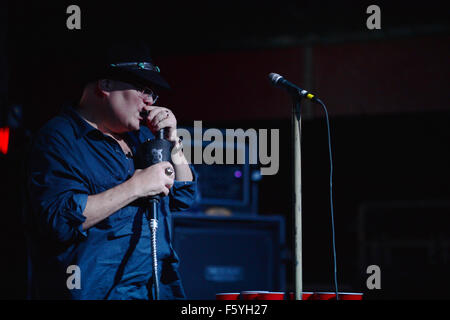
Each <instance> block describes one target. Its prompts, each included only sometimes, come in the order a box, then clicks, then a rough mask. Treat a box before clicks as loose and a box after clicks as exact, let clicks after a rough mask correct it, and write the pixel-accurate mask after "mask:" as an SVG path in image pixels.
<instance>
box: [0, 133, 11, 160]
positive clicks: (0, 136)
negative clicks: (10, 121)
mask: <svg viewBox="0 0 450 320" xmlns="http://www.w3.org/2000/svg"><path fill="white" fill-rule="evenodd" d="M8 145H9V128H8V127H6V128H0V152H1V153H3V154H7V153H8Z"/></svg>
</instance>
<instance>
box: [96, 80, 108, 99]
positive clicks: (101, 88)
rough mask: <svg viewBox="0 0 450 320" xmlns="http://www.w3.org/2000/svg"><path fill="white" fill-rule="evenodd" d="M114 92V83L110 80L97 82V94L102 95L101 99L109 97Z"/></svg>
mask: <svg viewBox="0 0 450 320" xmlns="http://www.w3.org/2000/svg"><path fill="white" fill-rule="evenodd" d="M111 90H112V81H111V80H109V79H101V80H98V81H97V85H96V86H95V92H96V94H98V95H100V96H101V97H105V96H107V95H109V93H110V91H111Z"/></svg>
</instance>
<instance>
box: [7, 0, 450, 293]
mask: <svg viewBox="0 0 450 320" xmlns="http://www.w3.org/2000/svg"><path fill="white" fill-rule="evenodd" d="M70 4H77V5H79V6H80V8H81V30H68V29H67V28H66V19H67V17H68V14H66V8H67V7H68V6H69V5H70ZM371 4H377V5H378V6H380V8H381V30H368V29H367V28H366V19H367V17H368V14H366V8H367V7H368V6H369V5H371ZM0 15H1V19H0V21H1V27H0V30H1V31H0V41H1V45H0V48H1V50H0V68H1V69H2V72H1V78H0V94H1V96H0V99H1V100H0V103H1V109H0V111H1V113H0V120H1V124H0V125H1V126H2V127H3V126H6V125H9V126H11V123H13V122H11V121H12V120H11V115H12V114H14V112H13V110H14V109H13V106H15V105H20V106H21V107H22V111H23V116H22V117H18V118H19V119H21V121H19V124H18V125H17V128H14V129H13V130H12V134H11V141H10V147H9V152H8V154H7V155H0V157H1V158H0V161H1V176H2V177H3V183H2V186H1V197H2V198H1V203H2V207H3V209H2V210H1V212H2V214H3V215H2V216H3V228H2V232H1V235H2V239H1V241H0V244H1V250H2V251H1V252H2V256H3V258H2V263H1V269H2V270H1V272H0V274H1V275H2V281H1V283H2V290H0V291H1V297H2V298H4V299H24V298H25V297H26V246H25V242H24V237H23V232H22V227H21V223H20V216H21V208H22V198H21V187H22V182H21V181H22V180H21V176H22V174H23V168H22V161H21V160H22V159H23V157H24V150H25V148H26V145H27V141H29V139H30V137H32V135H33V134H34V133H35V132H36V130H37V129H38V128H39V127H40V126H42V124H43V123H45V121H47V120H48V119H49V118H50V117H51V116H53V115H54V114H56V113H57V112H58V110H59V108H60V106H61V105H62V104H63V103H64V102H65V101H67V100H68V99H70V98H72V97H73V92H70V89H71V88H73V86H74V83H75V82H76V74H77V73H76V71H77V70H80V68H83V64H82V63H81V62H80V59H79V57H80V56H82V55H83V53H85V52H86V51H89V50H90V48H92V45H93V44H95V43H96V42H97V41H100V40H102V41H103V40H105V39H110V38H115V37H137V38H141V39H143V40H145V41H147V42H148V43H149V44H150V45H152V47H153V56H154V59H155V61H156V62H157V63H158V65H159V66H160V68H161V70H162V73H163V75H165V77H166V78H167V79H169V82H170V84H171V85H172V87H173V89H174V90H173V91H172V92H171V93H168V94H167V95H166V96H163V97H162V98H161V102H160V103H161V104H163V103H164V105H165V106H168V107H169V108H172V109H173V110H174V112H175V114H176V115H177V118H178V122H179V124H180V125H185V126H192V124H193V121H194V120H202V121H203V127H218V128H243V129H244V130H245V129H246V128H256V129H257V128H269V129H270V128H278V129H280V139H281V143H280V152H281V153H280V170H279V172H278V174H277V175H274V176H265V177H263V179H262V180H261V182H260V183H259V187H260V189H259V191H260V194H259V211H258V215H274V214H275V215H282V216H284V217H285V219H286V222H287V223H286V226H287V229H286V241H287V249H288V252H290V257H291V258H292V255H293V251H292V248H293V246H292V228H293V226H292V214H291V210H292V208H291V186H290V181H291V166H292V163H291V160H290V157H291V155H292V154H291V147H290V145H291V128H290V124H291V122H290V114H291V109H290V108H291V106H290V104H291V102H290V99H289V97H288V96H287V95H286V94H285V92H283V91H282V90H281V89H275V88H273V87H272V86H271V85H270V83H269V82H268V81H267V74H268V73H269V72H277V73H280V74H281V75H283V76H285V77H286V78H288V79H289V80H291V81H292V82H294V83H297V84H298V85H299V86H302V87H304V88H306V89H309V90H311V91H312V92H316V93H317V94H318V96H319V97H320V98H321V99H322V100H323V101H324V102H325V104H326V105H327V108H328V112H329V114H330V121H331V135H332V141H331V142H332V148H333V160H334V181H333V182H334V183H333V191H334V209H335V224H336V225H335V227H336V248H337V262H338V281H339V284H340V289H342V290H343V291H360V292H364V293H366V297H367V298H370V299H405V298H419V299H421V298H446V299H448V298H449V297H450V295H449V294H448V292H447V290H446V289H447V287H448V284H449V282H450V281H449V278H450V277H449V276H448V273H447V272H446V270H448V267H449V252H450V248H449V245H450V232H449V231H448V226H449V220H450V201H449V192H450V183H449V178H450V169H449V165H448V163H449V160H450V153H449V147H448V141H449V138H450V137H449V136H450V132H449V130H448V121H449V115H450V105H449V98H450V97H449V90H448V83H449V65H448V57H449V53H450V52H449V51H450V50H449V39H450V38H449V29H450V28H449V17H448V10H446V6H445V2H444V1H442V2H441V1H427V2H426V3H424V2H417V3H415V2H413V3H411V2H409V1H395V2H394V1H376V2H369V1H358V2H351V1H292V2H288V1H276V2H275V1H271V2H265V1H246V2H244V3H241V2H236V3H234V2H230V1H222V2H219V1H214V2H212V1H209V2H184V3H178V2H175V3H173V2H170V3H168V4H161V3H159V2H158V3H155V2H153V1H146V2H135V1H127V2H126V3H120V4H116V3H111V2H98V1H96V2H95V3H93V2H89V3H88V2H67V1H61V2H60V3H59V4H49V3H27V2H25V1H14V2H3V3H2V4H1V7H0ZM8 116H9V118H8ZM8 119H9V120H8ZM302 121H303V123H302V126H303V127H302V203H303V213H302V215H303V265H304V272H303V279H304V289H305V290H306V291H320V290H322V291H332V290H333V274H332V271H333V260H332V251H331V221H330V203H329V184H328V183H329V182H328V179H329V159H328V145H327V131H326V130H327V128H326V123H325V119H324V113H323V110H322V109H321V107H320V106H318V105H312V104H311V103H309V102H306V101H304V102H303V103H302ZM288 258H289V255H288ZM289 262H290V263H292V260H289ZM371 264H376V265H379V266H380V267H381V272H382V277H381V285H382V289H381V290H371V291H368V290H367V288H366V279H367V277H368V275H367V274H366V268H367V266H369V265H371ZM287 271H288V272H287V288H288V289H292V288H293V275H292V270H291V269H289V268H288V270H287Z"/></svg>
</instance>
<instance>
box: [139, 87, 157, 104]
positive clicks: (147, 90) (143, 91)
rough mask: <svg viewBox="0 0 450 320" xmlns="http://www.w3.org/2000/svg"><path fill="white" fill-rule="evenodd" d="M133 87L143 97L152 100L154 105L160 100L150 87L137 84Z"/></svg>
mask: <svg viewBox="0 0 450 320" xmlns="http://www.w3.org/2000/svg"><path fill="white" fill-rule="evenodd" d="M133 86H134V87H135V89H136V91H137V92H139V93H140V94H141V95H142V96H144V97H145V96H147V97H149V98H152V101H153V102H152V103H153V104H154V103H156V100H158V95H157V94H156V93H155V92H154V91H153V90H152V89H150V88H149V87H142V86H139V85H136V84H133Z"/></svg>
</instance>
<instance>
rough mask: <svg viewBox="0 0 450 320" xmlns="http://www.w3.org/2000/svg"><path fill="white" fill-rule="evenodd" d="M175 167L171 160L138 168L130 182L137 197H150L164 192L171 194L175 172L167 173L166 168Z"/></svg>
mask: <svg viewBox="0 0 450 320" xmlns="http://www.w3.org/2000/svg"><path fill="white" fill-rule="evenodd" d="M167 168H171V169H172V172H174V169H173V167H172V165H171V164H170V162H167V161H163V162H159V163H157V164H154V165H152V166H150V167H148V168H145V169H137V170H136V171H135V172H134V174H133V176H132V177H131V178H130V180H129V182H130V183H131V184H132V186H133V190H134V192H135V194H136V196H137V197H139V198H141V197H149V196H155V195H158V194H161V193H163V194H164V195H166V196H167V195H168V194H169V189H170V188H171V187H172V186H173V182H174V179H175V174H174V173H172V174H171V175H170V176H168V175H167V174H166V169H167Z"/></svg>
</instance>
